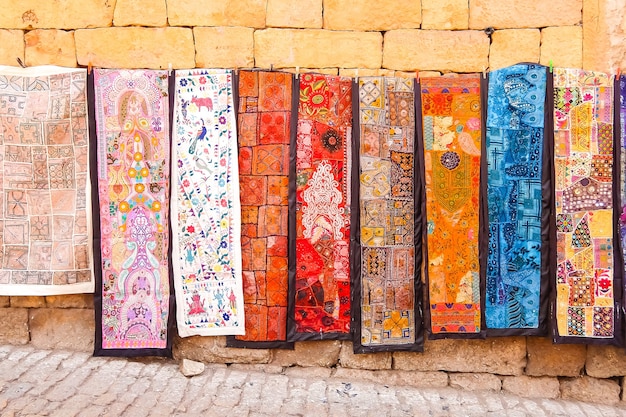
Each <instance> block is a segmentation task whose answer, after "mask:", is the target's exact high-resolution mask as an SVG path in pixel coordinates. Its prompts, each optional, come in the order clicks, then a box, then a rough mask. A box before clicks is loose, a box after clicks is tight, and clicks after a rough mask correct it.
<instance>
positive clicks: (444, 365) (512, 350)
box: [393, 337, 526, 375]
mask: <svg viewBox="0 0 626 417" xmlns="http://www.w3.org/2000/svg"><path fill="white" fill-rule="evenodd" d="M525 366H526V339H525V338H524V337H502V338H493V339H486V340H458V339H442V340H427V341H426V343H425V344H424V353H414V352H394V353H393V369H399V370H405V371H450V372H476V373H490V374H498V375H521V374H522V373H523V371H524V367H525Z"/></svg>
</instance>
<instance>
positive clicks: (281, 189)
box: [227, 71, 295, 348]
mask: <svg viewBox="0 0 626 417" xmlns="http://www.w3.org/2000/svg"><path fill="white" fill-rule="evenodd" d="M293 92H294V89H293V76H292V75H291V74H287V73H282V72H266V71H240V72H239V113H238V136H239V182H240V189H241V213H242V216H241V222H242V225H241V227H242V230H241V246H242V255H243V259H242V262H243V264H242V266H243V295H244V306H245V316H246V320H245V322H246V325H245V328H246V334H245V336H236V337H229V338H228V339H227V346H236V347H251V348H269V347H275V348H276V347H282V348H285V347H292V346H293V344H291V343H287V342H285V341H286V340H287V295H288V290H287V288H288V286H287V284H288V279H289V275H288V263H287V262H288V259H287V251H288V242H287V238H288V233H287V232H288V224H287V223H288V221H287V220H288V208H289V207H288V206H289V204H288V191H289V143H290V141H291V134H292V133H294V134H295V123H294V124H293V125H292V111H291V109H292V101H293V98H294V95H293ZM293 108H295V106H294V107H293ZM294 116H295V114H294ZM293 121H294V122H295V118H293Z"/></svg>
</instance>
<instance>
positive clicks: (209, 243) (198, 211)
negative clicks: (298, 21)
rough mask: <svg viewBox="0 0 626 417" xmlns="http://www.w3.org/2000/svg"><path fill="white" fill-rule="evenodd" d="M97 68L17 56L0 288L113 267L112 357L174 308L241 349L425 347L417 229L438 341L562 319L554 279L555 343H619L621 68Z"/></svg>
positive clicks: (9, 75)
mask: <svg viewBox="0 0 626 417" xmlns="http://www.w3.org/2000/svg"><path fill="white" fill-rule="evenodd" d="M86 79H87V77H86V73H85V71H84V70H61V69H58V68H40V69H29V70H23V71H22V70H15V69H11V70H9V69H2V68H0V100H1V102H2V103H3V105H2V106H1V107H0V123H1V126H2V131H1V132H0V133H1V135H2V136H1V139H2V144H1V146H2V164H3V167H5V168H8V169H6V170H3V171H2V172H3V174H2V175H3V181H2V187H3V190H2V193H1V194H2V204H3V209H2V213H1V216H2V221H1V222H0V227H1V228H2V230H1V231H2V233H1V234H0V237H1V244H2V252H0V255H1V257H2V263H1V264H0V265H1V270H0V292H2V294H9V295H27V294H35V295H45V294H62V293H70V292H88V291H91V289H92V287H93V282H94V280H93V278H92V271H93V272H95V275H96V283H97V285H96V305H97V308H96V310H97V311H96V319H97V320H96V321H97V332H96V333H97V340H96V345H97V346H96V354H113V355H115V354H124V355H129V354H131V355H134V354H136V355H139V354H169V353H170V349H171V339H172V336H173V331H172V330H173V329H174V317H177V319H178V332H179V334H180V335H181V336H183V337H184V336H190V335H232V336H235V337H231V338H229V339H228V344H229V345H231V346H244V347H290V346H292V344H291V342H293V341H297V340H312V339H325V338H335V339H352V338H354V340H355V343H354V349H355V351H356V352H373V351H379V350H419V349H421V345H422V342H423V336H422V332H423V329H422V322H423V320H422V316H421V311H422V308H421V299H422V288H421V278H420V275H421V271H420V269H421V265H422V248H421V245H422V242H423V244H424V245H425V250H424V252H423V253H424V255H425V257H426V258H425V261H424V267H425V269H424V272H425V274H426V277H425V278H426V279H425V282H426V300H427V302H428V308H427V309H425V311H424V312H425V318H426V323H427V327H428V329H429V331H430V337H431V338H437V337H485V336H488V335H507V334H511V335H513V334H517V335H520V334H546V332H547V330H548V328H549V313H548V310H549V309H548V303H549V302H550V296H549V292H550V288H552V289H553V296H552V303H553V308H552V309H551V311H553V312H554V315H553V316H552V320H553V325H552V327H553V328H554V337H555V340H556V341H557V342H585V343H587V342H590V341H593V342H598V343H619V342H620V341H621V339H622V334H621V332H622V330H621V329H622V327H621V307H619V306H621V296H622V292H623V289H622V276H623V261H622V256H615V253H617V254H618V255H621V254H622V248H621V247H620V245H622V243H623V241H624V240H626V238H624V235H625V234H626V233H624V232H623V230H622V229H626V226H624V224H626V220H624V218H626V216H625V215H623V211H620V210H617V211H614V210H613V205H614V204H618V205H622V204H623V201H624V200H626V198H623V197H624V189H626V187H624V186H623V185H622V184H621V183H620V186H619V188H618V187H617V186H613V184H614V183H616V182H617V181H620V174H623V172H624V170H625V168H624V164H623V162H622V158H621V157H620V156H621V153H622V152H626V151H624V147H625V146H626V145H624V143H625V142H626V141H625V140H624V139H623V137H624V133H623V132H624V130H625V129H624V128H623V126H622V125H623V124H624V119H625V118H626V117H625V116H624V114H626V111H624V108H626V105H624V104H623V103H624V101H625V100H624V98H623V97H622V98H621V100H620V102H621V106H619V107H616V106H615V105H614V91H613V89H614V86H615V84H614V83H613V81H612V79H611V78H610V77H608V76H606V75H605V74H600V73H590V72H584V71H581V70H564V69H557V70H555V73H554V75H553V76H550V74H549V72H548V71H547V68H546V67H543V66H540V65H537V64H519V65H515V66H512V67H508V68H504V69H501V70H496V71H492V72H491V73H490V76H489V81H488V83H487V81H486V80H481V78H480V76H459V77H438V78H425V79H422V80H420V83H419V84H417V85H414V80H410V79H401V78H394V77H363V78H360V79H359V80H358V83H355V84H353V83H352V80H351V79H349V78H342V77H335V76H326V75H320V74H303V75H302V76H300V77H298V78H297V79H296V77H294V76H292V75H290V74H286V73H280V72H263V71H241V72H240V74H239V77H235V76H234V75H233V73H232V71H229V70H189V71H177V73H176V75H175V76H174V77H172V76H168V74H167V72H166V71H150V70H95V71H94V76H93V84H92V85H91V86H90V88H91V89H92V90H93V91H91V90H90V93H89V94H86V92H85V87H86V84H87V83H86ZM553 80H554V86H552V85H551V84H552V82H553ZM621 83H622V85H621V87H622V89H624V90H626V87H624V85H623V84H625V82H624V80H621ZM416 91H417V92H418V93H417V94H416ZM618 91H619V90H618ZM548 92H550V93H548ZM88 98H89V100H93V103H91V102H90V105H89V106H88V105H87V99H88ZM296 106H297V107H296ZM296 109H297V111H296ZM417 109H420V111H416V110H417ZM552 109H553V112H552ZM87 111H89V112H90V116H91V117H92V118H93V121H90V122H89V123H88V121H87V117H86V112H87ZM614 111H615V112H616V114H619V115H620V117H615V116H614V115H613V113H614ZM615 119H619V120H620V122H621V124H619V125H616V126H615V127H614V120H615ZM353 120H354V128H353ZM170 121H173V122H170ZM418 124H419V126H420V127H421V128H420V129H416V126H417V125H418ZM551 124H553V126H554V128H553V129H552V127H551V126H550V125H551ZM546 126H548V127H549V128H546ZM88 128H89V129H90V132H89V133H90V134H89V135H88V133H87V132H88V130H87V129H88ZM90 135H91V136H92V138H93V140H95V142H93V144H92V146H91V151H90V150H89V148H90V146H89V136H90ZM170 137H171V138H172V140H171V141H170ZM615 138H621V139H620V140H619V142H618V141H617V139H615ZM238 141H239V143H238ZM618 148H619V150H620V152H618V153H617V154H616V153H615V150H617V149H618ZM170 161H171V163H170ZM88 169H89V170H91V171H92V175H91V178H92V184H91V188H94V190H97V192H94V193H91V192H90V183H89V181H88V180H87V178H88V177H87V175H88ZM170 170H171V178H172V184H171V185H172V191H170ZM356 174H358V175H356ZM552 181H554V182H555V183H554V185H553V184H552ZM240 190H241V196H240ZM170 192H173V193H174V194H173V197H174V198H173V199H172V200H171V210H172V213H171V216H172V217H171V218H172V219H173V222H172V224H171V225H170V222H169V218H170V213H169V210H170V197H169V196H170ZM90 197H91V198H92V199H93V201H90V200H89V199H90ZM240 203H241V206H240ZM92 206H93V207H98V208H99V210H95V211H94V212H93V213H92V210H91V207H92ZM620 214H621V218H620ZM92 215H93V216H94V220H93V222H92V221H91V216H92ZM551 216H552V217H551ZM92 223H93V227H94V229H93V234H92ZM618 224H619V225H620V226H619V227H617V225H618ZM620 232H622V235H621V236H620V235H619V233H620ZM92 235H93V238H94V241H95V242H96V246H97V247H95V248H93V249H94V251H93V254H92V244H91V242H92ZM170 236H171V242H170ZM422 236H423V239H422ZM615 250H617V252H615ZM170 259H171V261H170ZM93 265H99V266H98V267H95V268H94V267H93ZM94 269H95V271H94ZM174 289H175V290H176V291H174ZM174 293H175V294H176V305H177V307H176V314H174V305H175V303H174V298H175V297H174ZM351 320H353V322H351ZM352 323H354V325H353V324H352Z"/></svg>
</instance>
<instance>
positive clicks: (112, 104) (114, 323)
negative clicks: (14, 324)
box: [94, 70, 171, 356]
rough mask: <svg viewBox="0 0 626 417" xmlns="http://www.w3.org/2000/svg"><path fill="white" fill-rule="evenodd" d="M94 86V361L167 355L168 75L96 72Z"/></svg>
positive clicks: (168, 289)
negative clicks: (97, 252) (97, 266)
mask: <svg viewBox="0 0 626 417" xmlns="http://www.w3.org/2000/svg"><path fill="white" fill-rule="evenodd" d="M94 86H95V94H94V96H95V116H96V122H97V138H98V146H97V160H98V169H97V172H98V196H99V204H100V213H99V214H100V233H101V239H100V248H101V254H102V263H101V265H102V270H101V273H102V276H101V279H100V280H99V281H100V283H101V285H99V287H98V288H97V296H96V305H97V306H98V307H97V308H96V319H97V320H96V326H97V328H99V329H100V330H97V331H96V347H95V354H96V355H115V354H122V355H127V356H131V355H139V354H150V355H159V354H169V353H168V352H169V350H170V349H171V347H170V346H171V344H170V343H168V342H169V341H170V340H171V334H170V332H169V331H168V322H169V317H170V313H171V311H170V308H171V304H170V301H171V300H170V282H169V262H168V247H169V239H168V235H169V233H168V231H169V224H168V197H169V172H170V164H169V160H170V158H169V156H170V155H169V102H168V95H169V94H168V77H167V71H148V70H94ZM98 272H100V271H98Z"/></svg>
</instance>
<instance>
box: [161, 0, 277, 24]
mask: <svg viewBox="0 0 626 417" xmlns="http://www.w3.org/2000/svg"><path fill="white" fill-rule="evenodd" d="M266 3H267V0H221V1H215V0H167V18H168V22H169V24H170V26H244V27H252V28H262V27H265V8H266Z"/></svg>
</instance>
